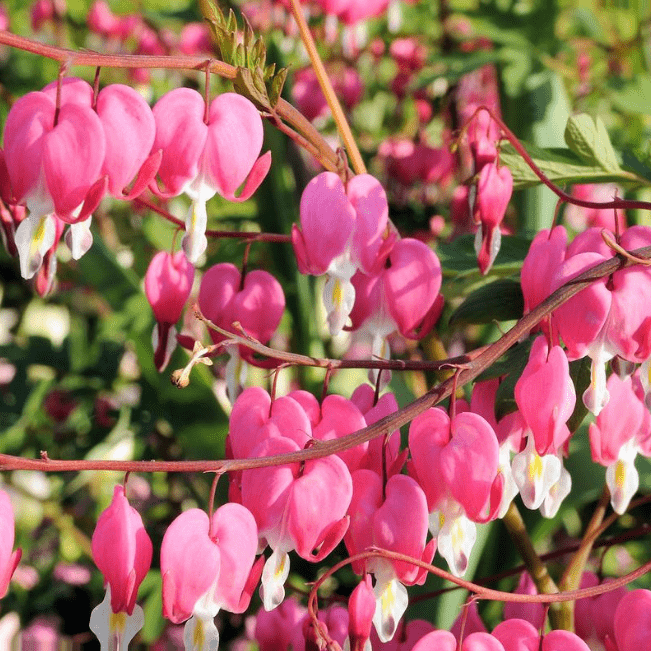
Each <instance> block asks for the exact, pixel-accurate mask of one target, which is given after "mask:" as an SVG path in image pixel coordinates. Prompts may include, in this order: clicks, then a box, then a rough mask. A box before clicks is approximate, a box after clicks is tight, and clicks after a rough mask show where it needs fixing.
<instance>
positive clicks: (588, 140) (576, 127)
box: [565, 113, 621, 173]
mask: <svg viewBox="0 0 651 651" xmlns="http://www.w3.org/2000/svg"><path fill="white" fill-rule="evenodd" d="M565 142H566V143H567V146H568V147H569V148H570V149H571V150H572V151H573V152H575V153H576V154H578V156H580V157H581V158H582V159H583V160H585V161H586V162H587V163H591V164H593V165H597V166H599V167H601V168H602V169H603V170H604V171H605V172H613V173H616V172H619V171H621V168H620V166H619V163H618V161H617V155H616V154H615V150H614V149H613V146H612V145H611V144H610V138H609V137H608V132H607V131H606V127H605V126H604V124H603V122H602V121H601V118H597V120H596V121H594V120H593V119H592V118H591V117H590V116H589V115H587V114H586V113H581V114H579V115H572V116H571V117H570V118H569V119H568V121H567V126H566V127H565Z"/></svg>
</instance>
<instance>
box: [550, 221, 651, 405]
mask: <svg viewBox="0 0 651 651" xmlns="http://www.w3.org/2000/svg"><path fill="white" fill-rule="evenodd" d="M601 232H602V231H601V229H598V228H590V229H588V230H587V231H585V232H583V233H581V234H580V235H578V236H577V237H576V238H575V239H574V241H573V242H572V244H571V245H570V246H569V247H568V250H567V256H566V259H565V262H564V263H563V265H562V267H561V268H560V269H559V270H558V272H557V274H556V276H555V279H554V282H553V288H554V289H556V288H557V287H560V286H561V285H563V284H565V283H566V282H568V281H569V280H572V279H573V278H574V277H576V276H577V275H578V274H580V273H581V272H583V271H585V270H586V269H588V268H589V267H591V266H593V265H595V264H597V263H599V262H603V261H605V260H607V259H609V258H611V257H612V256H613V251H612V250H611V249H610V248H609V247H608V246H607V245H606V244H605V243H604V241H603V239H602V237H601ZM611 237H612V235H611ZM619 243H620V245H621V246H622V247H623V248H625V249H628V250H633V249H637V248H640V247H643V246H649V245H650V244H651V228H648V227H644V226H632V227H631V228H629V229H628V230H627V231H626V232H625V233H624V234H623V235H622V237H621V238H620V242H619ZM650 294H651V271H649V269H647V268H646V267H639V266H634V267H630V268H628V269H621V270H619V271H616V272H615V273H613V274H612V275H611V276H610V277H609V278H603V279H602V280H598V281H595V282H593V283H591V284H590V286H589V287H586V288H585V289H583V290H582V291H581V292H579V293H578V294H577V295H576V296H573V297H572V298H571V299H570V300H569V301H567V302H566V303H564V304H563V305H561V306H560V307H559V308H558V309H557V310H556V311H555V312H554V314H553V317H552V318H553V320H554V321H555V322H556V324H557V325H558V330H559V333H560V335H561V337H562V339H563V342H564V343H565V346H566V347H567V356H568V358H569V359H579V358H581V357H584V356H586V355H588V356H589V357H590V358H591V360H592V369H591V375H592V377H591V383H590V386H589V387H588V388H587V389H586V391H585V393H584V394H583V402H584V403H585V405H586V406H587V407H588V409H589V410H590V411H591V412H592V413H593V414H594V415H595V416H596V415H598V414H599V412H600V411H601V410H602V409H603V408H604V406H605V405H606V403H607V402H608V391H607V389H606V368H605V364H606V362H607V361H608V360H609V359H611V358H612V357H614V356H615V355H619V356H620V357H622V358H623V359H625V360H627V361H629V362H634V363H641V362H644V361H645V360H646V359H648V358H649V357H651V330H650V329H649V321H650V320H651V307H650V304H649V301H648V300H647V297H648V296H649V295H650Z"/></svg>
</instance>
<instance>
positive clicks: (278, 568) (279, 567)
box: [274, 554, 287, 579]
mask: <svg viewBox="0 0 651 651" xmlns="http://www.w3.org/2000/svg"><path fill="white" fill-rule="evenodd" d="M286 561H287V555H286V554H283V556H282V560H281V561H280V563H278V565H277V566H276V572H275V574H274V576H275V577H276V578H277V579H278V578H280V577H281V576H282V574H283V571H284V569H285V563H286Z"/></svg>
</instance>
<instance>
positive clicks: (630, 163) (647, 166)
mask: <svg viewBox="0 0 651 651" xmlns="http://www.w3.org/2000/svg"><path fill="white" fill-rule="evenodd" d="M622 163H623V164H624V165H625V166H626V167H628V168H629V169H630V170H632V171H633V172H635V174H637V175H638V176H639V177H641V178H642V179H645V180H646V181H649V183H651V155H649V152H642V151H631V150H630V149H625V150H624V151H623V152H622Z"/></svg>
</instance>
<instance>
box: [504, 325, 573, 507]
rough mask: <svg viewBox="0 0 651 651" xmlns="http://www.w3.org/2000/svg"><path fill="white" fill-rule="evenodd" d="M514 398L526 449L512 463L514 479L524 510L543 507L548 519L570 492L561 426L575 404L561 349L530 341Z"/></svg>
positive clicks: (565, 435)
mask: <svg viewBox="0 0 651 651" xmlns="http://www.w3.org/2000/svg"><path fill="white" fill-rule="evenodd" d="M515 400H516V403H517V405H518V409H519V410H520V413H521V414H522V417H523V419H524V422H525V424H526V427H527V432H526V436H528V439H527V445H526V448H525V450H524V451H522V452H520V453H519V454H516V456H515V457H514V459H513V462H512V465H511V468H512V471H513V477H514V479H515V482H516V483H517V485H518V488H519V489H520V495H521V496H522V500H523V502H524V503H525V506H527V508H530V509H537V508H539V507H542V512H543V515H545V517H553V515H555V513H556V511H557V510H558V508H559V507H560V504H561V502H562V500H563V499H565V497H566V496H567V494H568V493H569V491H570V488H571V478H570V475H569V473H568V472H567V471H566V470H565V468H564V467H563V463H562V461H561V451H562V450H561V449H562V447H563V445H564V444H565V443H566V441H567V440H568V439H569V437H570V435H571V432H570V430H569V429H568V427H567V424H566V423H567V421H568V419H569V418H570V416H571V415H572V412H573V411H574V405H575V403H576V393H575V390H574V383H573V382H572V378H571V377H570V369H569V363H568V361H567V357H566V355H565V352H564V351H563V349H562V348H561V347H560V346H552V348H551V349H550V348H549V347H548V345H547V342H546V339H545V337H538V338H537V339H536V340H535V341H534V343H533V346H532V347H531V352H530V354H529V361H528V362H527V365H526V366H525V369H524V371H523V373H522V376H521V377H520V378H519V379H518V381H517V383H516V385H515Z"/></svg>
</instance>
